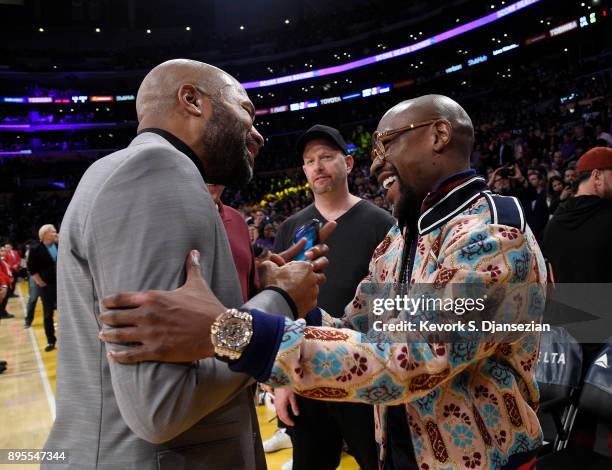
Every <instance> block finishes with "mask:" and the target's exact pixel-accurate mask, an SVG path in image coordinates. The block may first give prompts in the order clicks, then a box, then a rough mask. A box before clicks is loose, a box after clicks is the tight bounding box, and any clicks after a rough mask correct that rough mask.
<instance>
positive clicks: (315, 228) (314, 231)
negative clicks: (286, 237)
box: [293, 219, 321, 261]
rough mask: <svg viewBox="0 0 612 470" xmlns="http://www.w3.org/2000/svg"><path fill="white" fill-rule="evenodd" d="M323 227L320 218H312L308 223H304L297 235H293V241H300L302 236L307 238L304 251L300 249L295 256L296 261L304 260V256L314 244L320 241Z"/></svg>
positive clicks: (296, 232)
mask: <svg viewBox="0 0 612 470" xmlns="http://www.w3.org/2000/svg"><path fill="white" fill-rule="evenodd" d="M320 227H321V222H320V221H319V220H318V219H312V220H311V221H310V222H308V223H307V224H304V225H302V226H301V227H300V228H298V229H297V230H296V231H295V235H294V236H293V243H297V242H299V241H300V240H301V239H302V238H306V245H304V248H303V249H302V251H300V252H299V253H298V254H297V255H296V256H295V258H293V259H294V260H295V261H304V260H305V259H306V257H305V256H304V255H305V254H306V252H307V251H308V250H310V249H311V248H312V247H313V246H315V245H317V244H318V243H319V228H320Z"/></svg>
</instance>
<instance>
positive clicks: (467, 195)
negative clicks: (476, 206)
mask: <svg viewBox="0 0 612 470" xmlns="http://www.w3.org/2000/svg"><path fill="white" fill-rule="evenodd" d="M487 189H488V188H487V183H486V181H485V179H484V178H483V177H482V176H474V177H473V178H470V179H468V180H467V181H465V182H464V183H462V184H460V185H459V186H457V187H455V188H453V189H452V190H451V191H449V192H448V194H446V195H445V196H444V197H443V198H442V199H440V200H439V201H438V202H436V203H435V204H434V205H433V206H431V207H430V208H429V209H427V210H426V211H425V212H423V214H421V217H419V221H418V229H419V235H425V234H427V233H429V232H431V231H432V230H435V229H436V228H438V227H440V226H441V225H444V224H445V223H446V222H447V221H448V220H450V219H451V218H452V217H454V216H455V215H457V214H458V213H459V212H460V211H461V210H463V209H464V208H465V207H466V206H467V205H468V204H469V203H471V202H472V201H474V200H475V199H476V198H478V197H479V196H480V195H481V193H482V191H486V190H487Z"/></svg>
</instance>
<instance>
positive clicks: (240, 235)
mask: <svg viewBox="0 0 612 470" xmlns="http://www.w3.org/2000/svg"><path fill="white" fill-rule="evenodd" d="M217 207H218V208H219V215H220V216H221V220H222V221H223V225H224V226H225V232H226V233H227V238H228V239H229V242H230V248H231V249H232V257H233V258H234V264H235V265H236V271H238V279H239V280H240V287H241V288H242V298H243V299H244V301H245V302H246V301H247V300H248V299H250V298H251V297H253V296H254V295H255V294H256V293H257V287H256V286H257V282H258V279H257V272H256V270H255V256H254V255H253V247H252V246H251V240H250V238H249V230H248V228H247V224H246V221H245V220H244V217H243V216H242V214H240V212H238V211H237V210H236V209H233V208H231V207H229V206H226V205H225V204H223V203H222V202H219V204H218V205H217Z"/></svg>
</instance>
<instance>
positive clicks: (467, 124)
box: [378, 95, 474, 159]
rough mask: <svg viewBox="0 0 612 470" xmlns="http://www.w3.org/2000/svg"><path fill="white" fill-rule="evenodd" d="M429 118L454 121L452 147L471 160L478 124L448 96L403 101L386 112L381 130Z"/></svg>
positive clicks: (380, 125) (379, 127)
mask: <svg viewBox="0 0 612 470" xmlns="http://www.w3.org/2000/svg"><path fill="white" fill-rule="evenodd" d="M429 119H445V120H447V121H448V122H450V123H451V126H452V138H451V140H450V142H449V147H450V148H453V149H455V150H457V151H458V152H460V154H461V155H463V156H465V157H467V158H468V159H469V157H470V154H471V153H472V147H473V145H474V126H473V125H472V120H471V119H470V117H469V116H468V114H467V113H466V112H465V109H463V108H462V107H461V106H460V105H459V103H457V102H456V101H455V100H452V99H451V98H449V97H448V96H444V95H423V96H419V97H417V98H413V99H411V100H406V101H402V102H401V103H399V104H397V105H395V106H394V107H393V108H391V109H390V110H389V111H387V112H386V113H385V115H384V116H383V117H382V119H381V120H380V124H379V126H378V129H379V130H381V131H382V130H386V129H393V128H398V127H401V126H405V125H407V124H409V123H410V122H419V121H426V120H429Z"/></svg>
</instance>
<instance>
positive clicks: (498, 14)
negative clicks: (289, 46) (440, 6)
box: [242, 0, 540, 90]
mask: <svg viewBox="0 0 612 470" xmlns="http://www.w3.org/2000/svg"><path fill="white" fill-rule="evenodd" d="M539 1H540V0H520V1H518V2H515V3H513V4H511V5H508V6H507V7H505V8H502V9H501V10H497V11H495V12H493V13H491V14H489V15H486V16H483V17H481V18H478V19H477V20H474V21H471V22H469V23H465V24H463V25H461V26H457V27H456V28H453V29H449V30H448V31H445V32H443V33H440V34H437V35H436V36H432V37H430V38H428V39H423V40H421V41H419V42H417V43H414V44H412V45H410V46H405V47H402V48H399V49H395V50H392V51H388V52H384V53H382V54H377V55H373V56H369V57H364V58H363V59H359V60H354V61H352V62H347V63H345V64H341V65H336V66H333V67H326V68H322V69H318V70H311V71H308V72H301V73H296V74H293V75H285V76H282V77H276V78H270V79H266V80H255V81H252V82H245V83H243V84H242V86H243V87H244V88H245V89H247V90H248V89H252V88H263V87H268V86H275V85H282V84H284V83H291V82H297V81H300V80H307V79H309V78H315V77H323V76H326V75H333V74H336V73H341V72H346V71H348V70H354V69H357V68H360V67H365V66H367V65H371V64H375V63H378V62H382V61H385V60H389V59H394V58H396V57H401V56H404V55H406V54H411V53H413V52H416V51H419V50H421V49H425V48H426V47H429V46H433V45H435V44H437V43H439V42H442V41H446V40H447V39H451V38H453V37H456V36H459V35H461V34H464V33H467V32H468V31H472V30H474V29H477V28H480V27H482V26H484V25H487V24H489V23H492V22H493V21H497V20H499V19H501V18H504V17H505V16H508V15H511V14H513V13H516V12H517V11H519V10H522V9H523V8H526V7H529V6H531V5H533V4H535V3H538V2H539Z"/></svg>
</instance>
